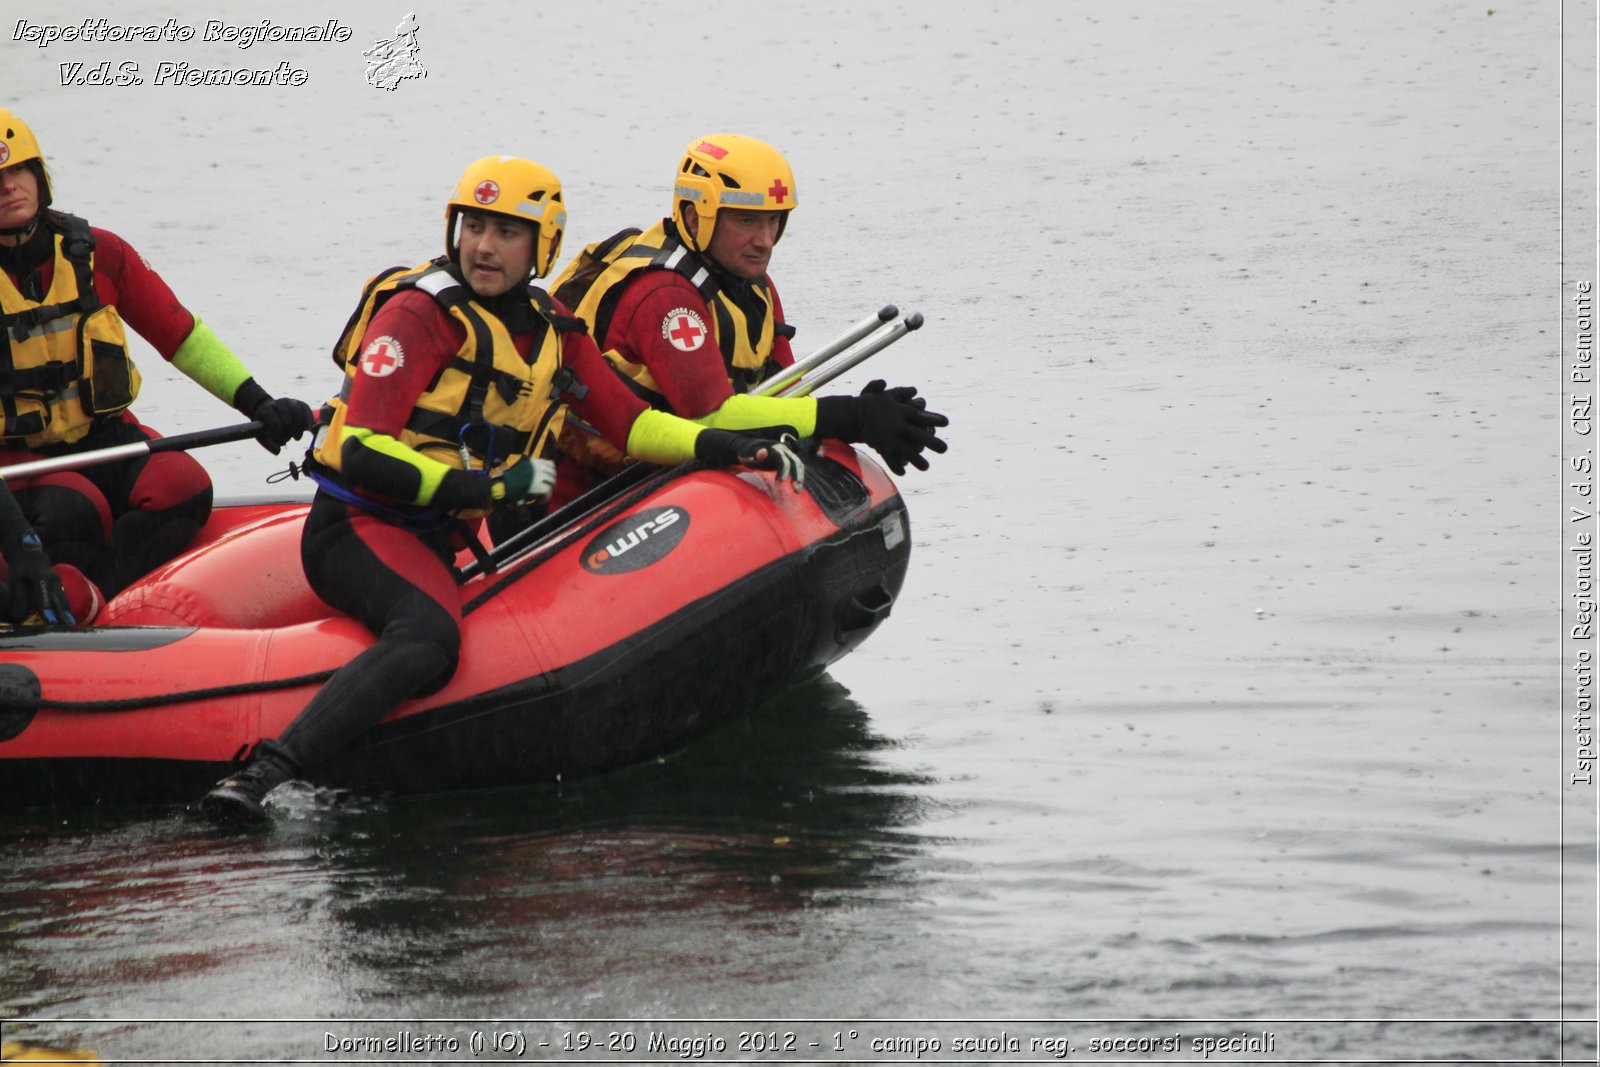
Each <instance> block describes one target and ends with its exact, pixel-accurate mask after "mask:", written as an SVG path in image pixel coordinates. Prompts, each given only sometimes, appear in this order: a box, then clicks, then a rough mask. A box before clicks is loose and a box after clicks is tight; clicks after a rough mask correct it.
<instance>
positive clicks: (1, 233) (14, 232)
mask: <svg viewBox="0 0 1600 1067" xmlns="http://www.w3.org/2000/svg"><path fill="white" fill-rule="evenodd" d="M38 228H39V216H38V215H35V216H34V217H33V218H31V219H29V220H28V221H27V222H26V223H24V224H23V225H21V226H0V237H31V236H33V231H34V230H37V229H38Z"/></svg>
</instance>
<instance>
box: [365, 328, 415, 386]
mask: <svg viewBox="0 0 1600 1067" xmlns="http://www.w3.org/2000/svg"><path fill="white" fill-rule="evenodd" d="M405 362H406V353H405V350H404V349H403V348H401V347H400V342H399V341H396V340H395V339H394V338H393V337H390V336H389V335H388V334H384V335H383V336H382V337H376V338H373V339H372V340H371V341H370V342H368V344H367V347H366V348H365V349H363V350H362V352H361V373H363V374H370V375H372V377H374V378H387V377H388V376H389V375H391V374H393V373H394V372H395V371H397V370H399V369H400V368H401V367H403V366H405Z"/></svg>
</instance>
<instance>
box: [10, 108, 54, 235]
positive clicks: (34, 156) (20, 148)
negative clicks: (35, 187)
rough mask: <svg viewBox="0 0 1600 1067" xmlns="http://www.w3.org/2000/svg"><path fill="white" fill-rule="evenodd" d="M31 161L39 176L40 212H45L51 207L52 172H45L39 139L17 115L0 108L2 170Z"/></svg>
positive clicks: (34, 170)
mask: <svg viewBox="0 0 1600 1067" xmlns="http://www.w3.org/2000/svg"><path fill="white" fill-rule="evenodd" d="M30 161H31V162H32V164H33V172H34V173H35V174H36V175H38V176H39V210H41V211H43V210H44V209H45V208H47V207H49V206H50V172H49V171H47V170H45V167H44V153H43V152H41V151H39V139H38V138H37V137H35V136H34V135H33V130H32V129H30V128H29V126H28V124H27V123H26V122H23V121H22V120H21V119H19V118H17V116H16V114H15V113H13V112H11V111H9V110H7V109H5V108H0V169H4V168H6V167H14V166H16V165H17V164H19V163H28V162H30Z"/></svg>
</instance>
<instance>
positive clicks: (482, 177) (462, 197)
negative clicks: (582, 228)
mask: <svg viewBox="0 0 1600 1067" xmlns="http://www.w3.org/2000/svg"><path fill="white" fill-rule="evenodd" d="M463 211H482V212H486V213H488V214H490V215H505V216H506V217H507V218H513V219H521V220H522V221H523V222H526V223H530V224H531V225H532V226H533V244H534V252H533V276H534V277H535V278H543V277H544V276H545V275H546V274H549V273H550V268H551V267H553V266H554V265H555V262H556V256H557V255H558V254H559V253H560V252H561V235H562V234H564V233H565V232H566V230H567V206H566V204H565V203H563V202H562V199H561V179H560V178H557V177H556V176H555V172H554V171H552V170H551V169H550V168H549V167H545V166H541V165H540V164H538V163H535V162H533V160H531V159H518V158H517V157H516V156H484V157H483V158H482V159H480V160H478V161H477V162H475V163H471V164H469V165H468V166H467V169H466V170H464V171H462V172H461V180H460V181H458V182H456V187H455V191H454V192H453V193H452V194H451V196H450V202H449V203H448V204H446V205H445V209H444V221H445V234H444V245H445V249H446V251H448V252H449V253H450V258H451V259H455V258H456V257H457V255H458V254H459V253H460V238H459V237H458V235H457V231H456V220H457V218H458V217H459V216H460V215H461V213H462V212H463Z"/></svg>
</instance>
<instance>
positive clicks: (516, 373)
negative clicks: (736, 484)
mask: <svg viewBox="0 0 1600 1067" xmlns="http://www.w3.org/2000/svg"><path fill="white" fill-rule="evenodd" d="M566 222H567V212H566V204H565V201H564V197H563V195H562V190H561V183H560V181H559V180H558V179H557V178H556V176H555V175H554V174H553V173H552V172H551V171H550V170H549V169H548V168H546V167H543V166H541V165H539V164H537V163H534V162H532V161H530V160H526V159H517V158H515V157H509V156H488V157H485V158H483V159H480V160H478V161H477V162H475V163H473V164H471V165H470V166H468V167H467V169H466V170H465V172H464V173H463V174H462V175H461V178H460V180H459V181H458V182H457V183H456V187H455V191H454V193H453V194H452V195H451V197H450V200H449V201H448V203H447V204H446V206H445V248H446V255H444V256H441V257H439V258H438V259H435V260H432V261H430V262H427V263H423V264H421V265H419V266H416V267H413V268H409V269H398V270H393V271H389V272H385V273H384V274H380V275H378V276H377V277H376V278H375V279H373V281H371V282H369V283H368V286H367V289H366V291H365V293H364V294H363V299H362V303H361V306H360V307H359V308H358V309H357V312H356V314H355V315H354V316H353V317H352V319H351V321H350V323H349V325H348V326H347V327H346V329H345V333H344V336H343V337H341V338H340V341H339V343H338V344H337V345H336V346H335V358H336V360H337V361H338V362H339V363H340V364H341V365H343V366H344V368H345V378H344V384H343V386H342V388H341V390H340V393H339V395H338V397H337V398H335V399H334V400H332V401H330V402H329V404H328V407H327V409H325V412H324V415H325V417H326V419H327V423H326V425H325V427H323V428H322V429H320V430H319V431H318V434H317V437H316V443H315V446H314V451H313V456H312V458H311V460H310V461H308V469H309V470H310V471H311V473H312V476H313V477H314V478H316V480H317V482H318V484H319V489H318V492H317V495H316V497H315V499H314V500H313V502H312V505H311V512H310V514H309V515H308V516H307V519H306V524H305V532H304V534H303V537H302V541H301V559H302V561H303V563H304V565H305V570H306V576H307V578H308V579H309V580H310V582H311V587H312V588H313V589H315V590H316V592H317V594H318V595H319V596H321V597H322V598H323V599H324V600H326V601H327V602H328V603H329V604H332V605H333V606H334V607H336V608H340V609H341V610H344V611H347V612H349V613H350V614H351V615H354V616H355V617H356V618H358V619H360V620H361V621H362V622H364V623H365V624H366V625H367V626H368V627H369V628H370V629H371V630H372V632H373V633H374V634H376V635H377V637H378V640H377V643H376V644H374V645H373V646H372V647H371V648H369V649H368V650H367V651H365V652H363V653H361V654H360V655H359V656H357V657H356V658H355V659H353V660H351V661H350V662H349V663H348V664H346V665H345V666H344V667H342V668H340V669H339V670H338V671H337V672H336V673H335V674H334V675H333V677H332V678H330V679H329V680H328V682H327V684H326V685H325V686H323V688H322V689H321V690H320V691H319V692H318V693H317V695H316V696H315V697H313V698H312V700H311V702H310V703H309V704H308V705H307V706H306V708H305V709H304V710H303V711H302V712H301V713H300V714H299V715H298V716H296V718H295V720H294V721H293V722H292V723H290V724H289V726H288V728H287V729H286V730H284V732H283V733H282V734H281V735H279V736H278V737H277V738H276V739H271V740H262V741H261V742H260V743H259V744H258V745H257V746H256V748H255V750H254V753H253V754H252V756H251V758H250V759H249V760H248V761H247V763H246V765H245V766H244V767H243V768H242V769H241V770H240V771H239V772H238V773H236V774H234V775H232V776H230V777H228V778H226V779H224V780H223V781H221V782H219V783H218V784H217V786H216V787H215V788H214V789H212V790H211V792H209V793H208V794H206V796H205V798H204V799H203V800H202V801H201V808H202V810H203V811H204V812H205V813H206V814H207V815H208V816H210V817H212V818H214V819H217V820H247V819H248V820H259V819H261V818H263V817H264V815H265V811H264V809H263V807H262V800H263V799H264V798H265V796H266V794H267V793H268V792H269V791H271V790H272V789H273V788H274V787H275V786H277V785H278V784H280V783H281V782H284V781H286V780H288V779H289V778H292V777H295V776H297V775H299V774H301V773H302V772H303V771H306V770H311V769H314V768H315V767H316V766H317V765H318V764H319V763H322V762H323V761H325V760H327V759H328V758H330V757H332V756H334V755H336V754H337V753H338V752H339V751H340V750H342V749H344V748H345V747H346V746H348V745H349V744H350V743H351V742H352V741H353V740H354V739H355V738H356V737H357V736H359V735H360V734H361V733H363V732H364V731H366V730H367V729H368V728H369V727H371V726H372V725H374V724H375V723H376V722H377V721H378V720H379V719H381V718H382V717H383V715H384V714H385V713H386V712H387V711H388V710H389V709H390V708H392V707H394V706H395V705H396V704H397V703H399V702H400V701H402V700H404V699H406V698H408V697H411V696H415V695H419V694H422V693H426V692H432V691H434V690H435V689H437V688H438V687H439V686H442V685H444V684H445V683H446V682H447V681H448V680H449V679H450V677H451V675H452V674H453V673H454V672H455V668H456V658H457V655H458V654H459V651H460V645H461V605H460V597H459V595H458V593H457V591H456V581H455V573H454V571H453V570H452V569H451V567H450V563H449V561H450V560H452V559H454V557H455V555H456V553H457V551H459V549H460V548H461V547H462V546H463V544H468V543H470V539H471V536H475V535H473V534H471V531H468V530H463V528H462V522H461V521H460V520H462V519H466V518H475V517H478V516H481V515H483V514H485V513H486V512H491V511H493V510H494V509H496V508H501V507H509V506H515V505H518V504H522V503H524V502H528V501H542V500H544V499H546V498H547V497H548V496H549V494H550V489H551V486H552V484H553V482H554V478H555V468H554V464H553V463H551V462H550V461H549V460H548V459H545V458H544V454H545V453H546V452H547V451H549V444H550V439H551V437H552V435H553V433H554V430H555V427H556V424H557V422H558V421H559V419H560V417H561V408H562V407H563V406H564V405H570V407H571V409H572V410H573V411H574V412H576V413H577V414H578V415H580V416H581V417H582V418H583V419H585V420H586V421H587V422H588V423H590V424H591V425H593V426H595V427H597V428H598V429H599V431H600V432H601V433H603V434H604V435H605V437H606V439H607V440H609V441H610V442H611V443H612V444H613V445H614V446H615V447H617V448H618V449H620V450H623V451H625V452H627V453H628V454H629V455H634V456H638V457H640V458H641V459H645V460H649V461H652V462H657V463H680V462H683V461H685V460H689V459H700V460H703V461H706V462H709V463H712V464H716V465H729V464H735V463H739V464H744V465H746V466H757V467H763V468H766V469H772V470H777V471H779V477H780V478H782V477H785V476H786V475H789V474H792V473H793V472H794V470H795V468H796V467H797V466H798V462H799V461H798V459H797V458H796V457H795V456H794V454H793V453H792V452H790V451H789V450H788V449H787V448H786V447H784V446H782V445H777V444H768V443H767V442H765V441H761V440H757V439H754V438H749V437H741V436H739V435H737V434H734V433H730V432H727V431H723V430H716V429H707V428H704V427H701V426H699V425H696V424H695V423H692V422H688V421H686V420H684V419H680V418H677V417H675V416H673V415H669V414H667V413H665V412H660V411H655V410H652V409H650V408H649V407H648V406H647V405H646V404H645V403H644V402H643V401H642V400H640V399H639V398H638V397H636V396H634V395H633V394H632V393H631V392H629V391H628V389H627V387H626V386H625V385H624V384H623V383H622V381H621V380H620V379H618V378H617V377H616V376H615V375H614V374H612V373H611V371H610V370H609V369H608V368H607V366H606V364H605V362H604V361H603V360H602V359H601V357H600V352H599V350H598V349H597V348H596V347H595V344H594V341H593V340H591V339H590V337H589V335H588V334H587V333H586V332H585V330H584V324H583V322H582V321H581V320H578V319H575V318H573V317H571V316H570V315H569V314H568V313H567V311H566V309H565V308H564V307H562V306H561V304H559V303H558V302H557V301H555V300H554V299H552V298H551V297H550V296H549V295H548V294H547V293H545V292H544V290H542V289H538V288H535V287H534V286H532V285H530V284H529V282H530V279H531V278H538V277H543V276H544V275H545V274H547V273H548V272H549V270H550V267H551V264H553V263H554V262H555V257H556V254H557V252H558V251H559V249H560V246H561V236H562V233H563V231H564V230H565V228H566ZM463 534H468V535H469V536H468V537H465V538H464V537H463ZM485 654H492V650H485Z"/></svg>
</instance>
